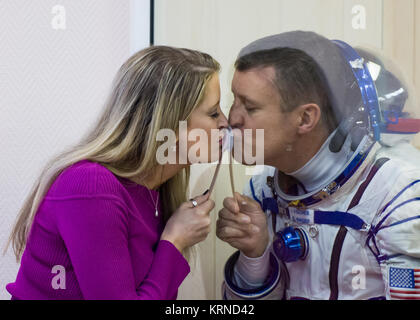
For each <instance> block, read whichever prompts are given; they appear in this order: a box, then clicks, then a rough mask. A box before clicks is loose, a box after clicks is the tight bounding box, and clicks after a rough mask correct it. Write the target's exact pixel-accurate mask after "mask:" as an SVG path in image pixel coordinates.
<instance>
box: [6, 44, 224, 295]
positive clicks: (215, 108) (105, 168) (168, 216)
mask: <svg viewBox="0 0 420 320" xmlns="http://www.w3.org/2000/svg"><path fill="white" fill-rule="evenodd" d="M218 72H219V64H218V63H217V62H216V61H215V60H214V59H213V58H211V57H210V56H209V55H207V54H204V53H201V52H197V51H192V50H188V49H178V48H171V47H165V46H155V47H150V48H147V49H145V50H142V51H140V52H138V53H136V54H135V55H133V56H132V57H130V58H129V59H128V60H127V61H126V62H125V63H124V65H123V66H122V67H121V69H120V70H119V72H118V74H117V76H116V78H115V80H114V87H113V90H112V92H111V95H110V97H109V99H108V101H107V103H106V106H105V110H104V112H103V114H102V116H101V117H100V119H99V121H98V123H97V125H96V126H95V127H94V129H93V130H92V131H91V132H90V133H89V134H88V135H87V136H86V137H85V138H84V139H82V142H80V143H79V144H78V145H77V146H75V147H72V148H71V149H70V150H67V151H66V152H65V153H63V154H61V155H60V156H58V157H56V158H55V159H53V160H52V161H50V162H49V164H47V166H46V167H45V169H44V171H43V172H42V174H41V176H40V178H39V180H38V181H37V182H36V183H35V185H34V187H33V189H32V191H31V193H30V195H29V197H28V198H27V199H26V201H25V203H24V205H23V207H22V209H21V211H20V213H19V216H18V219H17V221H16V225H15V227H14V230H13V232H12V234H11V237H10V241H11V242H12V244H13V249H14V252H15V254H16V258H17V260H18V261H19V260H20V259H21V265H20V269H19V272H18V275H17V278H16V281H15V282H14V283H10V284H8V285H7V286H6V288H7V290H8V292H9V293H10V294H11V295H12V300H15V299H66V300H68V299H175V298H176V297H177V292H178V287H179V285H180V284H181V283H182V281H183V280H184V278H185V277H186V276H187V274H188V273H189V271H190V269H189V264H188V262H187V260H186V258H185V257H187V256H188V251H189V249H190V248H191V247H192V246H193V245H194V244H196V243H199V242H200V241H202V240H204V239H205V238H206V236H207V234H208V233H209V225H210V218H209V212H210V211H211V210H212V209H213V207H214V202H213V201H212V200H210V199H209V195H208V194H205V195H202V196H199V197H196V198H195V199H193V200H190V201H187V199H186V190H187V182H188V178H189V165H190V164H191V161H190V159H187V161H186V163H181V161H177V162H175V163H166V164H161V163H159V161H158V160H157V158H158V157H157V156H156V155H157V152H158V151H159V147H161V146H162V144H163V143H166V142H163V141H158V140H159V139H157V136H158V132H159V130H160V129H170V130H173V132H176V133H177V136H176V138H177V139H176V141H175V144H174V145H173V146H172V147H171V148H170V149H171V150H179V149H180V146H181V145H185V146H186V147H187V148H191V147H192V145H193V142H191V141H188V139H187V140H185V137H182V135H180V134H178V129H179V127H180V121H186V123H187V130H188V132H191V130H194V129H202V130H204V131H205V132H206V133H208V134H209V137H210V135H211V134H210V132H211V130H212V129H219V130H220V129H222V128H224V127H226V126H227V120H226V118H225V116H224V115H223V113H222V112H221V110H220V105H219V101H220V86H219V78H218ZM203 143H205V144H208V141H205V142H203V141H200V144H203ZM216 145H217V147H213V148H212V149H210V152H209V153H208V159H210V158H211V157H212V156H213V157H214V155H215V154H216V156H217V155H218V154H219V152H221V148H220V147H219V144H216ZM195 147H197V146H195ZM206 147H207V145H206ZM171 150H169V151H171ZM200 150H201V149H200ZM169 151H168V152H169ZM181 151H182V150H181ZM181 151H179V152H178V151H177V152H176V153H177V155H178V156H179V155H180V153H181ZM187 151H188V150H187ZM178 158H179V157H178ZM184 256H185V257H184Z"/></svg>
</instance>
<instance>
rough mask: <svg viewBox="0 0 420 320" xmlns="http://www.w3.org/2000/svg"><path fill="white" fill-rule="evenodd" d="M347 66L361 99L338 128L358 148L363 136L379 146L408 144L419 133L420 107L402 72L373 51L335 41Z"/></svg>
mask: <svg viewBox="0 0 420 320" xmlns="http://www.w3.org/2000/svg"><path fill="white" fill-rule="evenodd" d="M334 42H335V43H336V44H337V45H338V46H339V47H340V49H341V51H342V54H343V56H344V57H345V58H346V60H347V61H348V63H349V64H350V66H351V68H352V71H353V73H354V76H355V81H354V83H353V85H354V86H358V87H359V89H360V93H361V96H362V99H361V102H360V105H359V106H357V108H354V109H353V110H354V111H353V112H352V114H351V115H350V116H349V117H348V118H347V120H346V121H344V122H343V123H342V124H341V125H340V127H341V131H343V133H345V134H348V135H350V136H351V137H352V140H353V142H354V143H355V144H356V145H357V143H358V142H359V141H361V139H362V137H363V136H365V135H370V136H371V137H372V139H373V140H376V141H379V142H380V143H381V144H382V145H385V146H392V145H395V144H397V143H398V142H400V141H402V140H405V141H409V142H410V141H411V140H412V139H413V138H414V136H415V135H416V134H417V133H419V132H420V110H419V108H420V106H419V105H418V104H417V99H416V96H415V91H414V90H412V85H411V84H409V83H407V82H406V81H405V80H404V76H403V75H402V73H401V72H400V71H399V70H398V69H397V68H396V67H395V65H393V64H392V62H391V61H390V60H386V59H385V58H384V57H383V55H382V54H380V53H379V52H376V51H373V50H372V49H365V48H357V49H353V48H352V47H350V46H349V45H347V44H346V43H344V42H342V41H334Z"/></svg>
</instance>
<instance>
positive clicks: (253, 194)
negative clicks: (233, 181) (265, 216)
mask: <svg viewBox="0 0 420 320" xmlns="http://www.w3.org/2000/svg"><path fill="white" fill-rule="evenodd" d="M249 186H250V187H251V192H252V197H253V198H254V200H255V201H257V202H258V203H259V204H260V207H261V208H262V207H263V204H262V203H261V201H260V200H259V199H258V198H257V196H256V195H255V189H254V184H253V183H252V178H251V179H249Z"/></svg>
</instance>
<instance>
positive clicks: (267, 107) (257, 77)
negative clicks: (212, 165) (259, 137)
mask: <svg viewBox="0 0 420 320" xmlns="http://www.w3.org/2000/svg"><path fill="white" fill-rule="evenodd" d="M274 77H275V70H274V68H272V67H265V68H254V69H251V70H248V71H244V72H241V71H235V74H234V77H233V80H232V92H233V95H234V102H233V105H232V108H231V110H230V114H229V124H230V125H231V126H232V128H233V129H237V130H241V131H242V135H243V132H244V130H245V129H251V130H252V136H253V145H252V150H253V154H254V155H255V150H256V149H257V148H256V145H255V137H256V129H264V164H265V165H270V166H275V167H277V168H278V169H280V170H281V169H284V170H286V169H287V167H289V166H290V165H289V163H290V161H291V159H290V158H291V156H292V152H288V151H286V150H287V148H288V145H290V144H292V143H293V141H294V140H295V139H296V134H297V129H296V128H297V123H296V121H297V118H296V116H295V114H294V113H293V112H282V109H281V98H280V94H279V92H278V90H277V88H276V87H275V85H274V82H273V79H274ZM236 160H237V161H240V162H242V163H244V161H243V156H242V159H237V157H236ZM244 164H245V163H244ZM248 164H249V163H248Z"/></svg>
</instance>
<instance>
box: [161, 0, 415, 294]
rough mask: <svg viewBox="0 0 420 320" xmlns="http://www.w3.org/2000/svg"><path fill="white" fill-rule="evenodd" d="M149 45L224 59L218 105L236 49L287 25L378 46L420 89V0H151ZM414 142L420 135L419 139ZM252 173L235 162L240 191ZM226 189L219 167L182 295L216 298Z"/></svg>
mask: <svg viewBox="0 0 420 320" xmlns="http://www.w3.org/2000/svg"><path fill="white" fill-rule="evenodd" d="M155 3H156V9H155V14H156V17H155V32H156V33H155V43H156V44H166V45H173V46H179V47H188V48H193V49H197V50H202V51H205V52H208V53H210V54H211V55H213V56H214V57H215V58H216V59H217V60H218V61H219V62H220V63H221V65H222V68H223V70H222V73H221V78H220V79H221V86H222V100H221V103H222V106H223V109H224V111H225V112H226V114H227V113H228V111H229V107H230V105H231V103H232V95H231V93H230V82H231V79H232V75H233V63H234V61H235V58H236V55H237V54H238V52H239V50H240V49H241V48H242V47H243V46H245V45H246V44H248V43H249V42H251V41H253V40H255V39H257V38H260V37H263V36H266V35H270V34H275V33H280V32H284V31H289V30H296V29H301V30H312V31H316V32H318V33H321V34H323V35H324V36H327V37H329V38H338V39H343V40H345V41H349V42H351V43H352V44H356V45H370V46H374V47H376V48H378V49H383V50H384V51H385V52H386V53H387V54H389V55H390V56H391V57H392V58H394V59H395V61H396V62H397V63H398V64H399V65H400V66H401V67H402V68H403V70H404V71H405V72H406V73H407V75H408V79H409V80H410V81H413V82H414V81H415V85H416V86H417V87H416V88H417V90H416V91H417V92H420V67H419V66H418V65H417V64H416V63H415V61H419V58H420V39H419V37H420V22H418V23H415V22H416V21H419V20H420V3H418V1H416V0H398V1H397V0H384V1H382V0H293V1H291V0H260V1H255V0H228V1H226V0H212V1H208V0H156V1H155ZM354 5H363V6H364V7H365V9H366V29H365V30H360V29H359V30H355V29H354V28H353V25H352V20H353V18H354V15H352V11H351V10H352V8H353V7H354ZM417 144H418V145H419V146H420V139H419V140H417ZM213 171H214V165H201V166H197V167H194V168H193V170H192V178H191V186H192V187H191V190H192V192H191V194H192V195H196V194H198V193H200V192H202V191H204V190H206V189H207V188H208V185H209V184H210V179H211V176H212V172H213ZM249 178H250V177H249V176H246V175H245V170H244V168H243V167H242V166H240V165H236V166H235V184H236V188H237V189H238V190H241V189H242V186H243V185H244V184H245V183H246V182H247V181H248V179H249ZM226 195H230V187H229V181H228V172H227V168H226V167H224V168H222V171H221V173H220V176H219V179H218V182H217V185H216V191H215V193H214V196H213V198H214V200H215V201H216V209H215V210H214V211H213V213H212V218H213V232H212V234H210V236H209V237H208V238H207V240H206V241H204V242H203V243H202V244H200V246H199V248H198V249H199V258H198V262H197V266H196V268H195V269H194V270H195V271H194V272H193V273H192V274H190V276H189V277H188V278H187V280H186V281H185V282H184V283H183V284H182V286H181V289H180V295H179V298H180V299H219V298H221V295H220V285H221V283H222V280H223V277H222V272H223V266H224V263H225V261H226V259H227V257H228V256H229V255H230V254H231V253H232V252H233V249H232V248H230V247H229V246H228V245H226V244H224V243H222V242H221V241H220V240H218V239H217V238H216V237H215V235H214V229H215V228H214V227H215V221H216V217H217V212H218V210H219V209H220V208H221V205H222V201H223V199H224V197H225V196H226Z"/></svg>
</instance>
